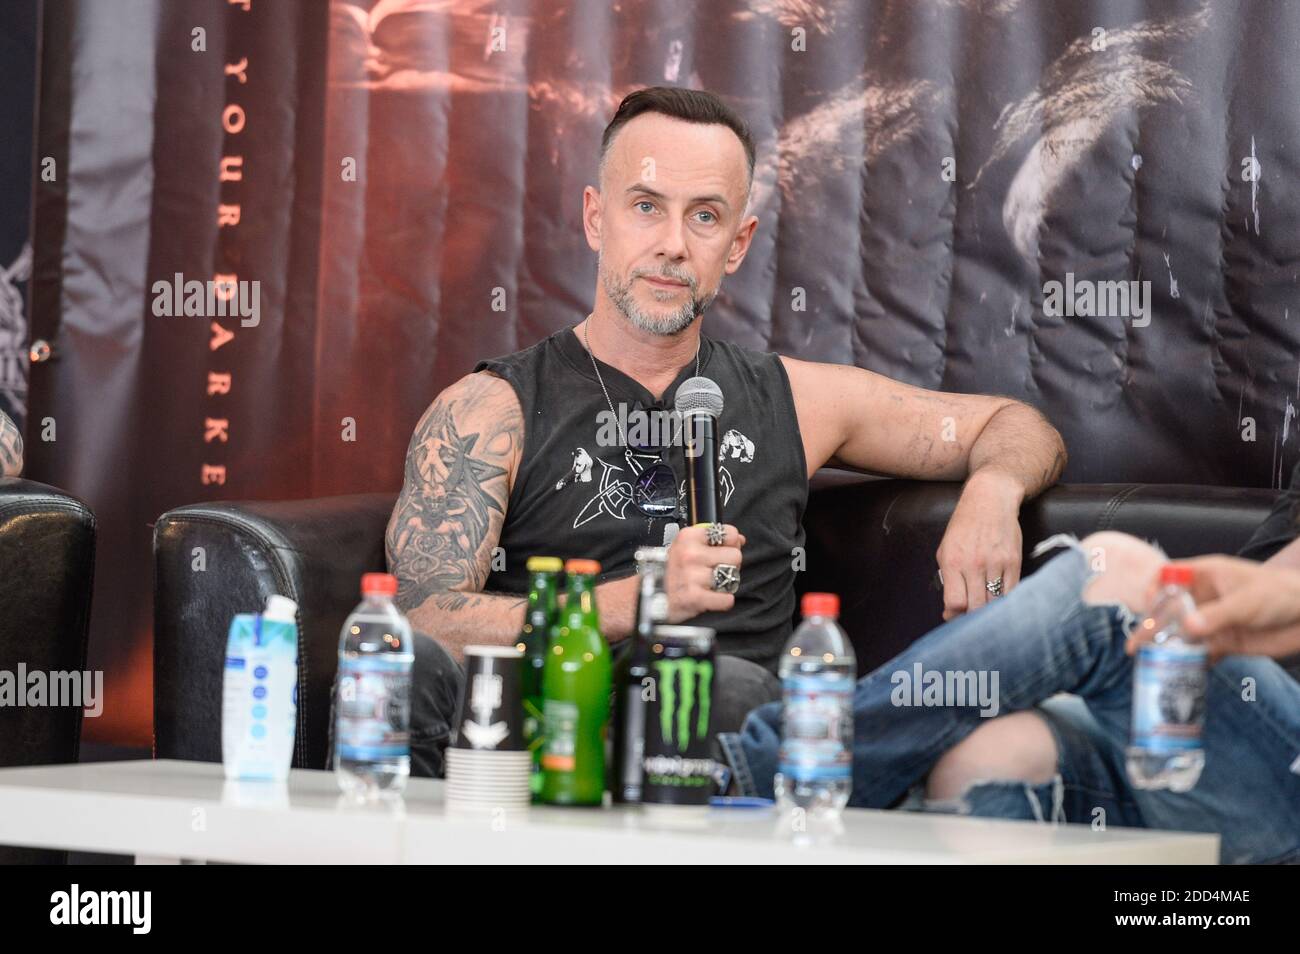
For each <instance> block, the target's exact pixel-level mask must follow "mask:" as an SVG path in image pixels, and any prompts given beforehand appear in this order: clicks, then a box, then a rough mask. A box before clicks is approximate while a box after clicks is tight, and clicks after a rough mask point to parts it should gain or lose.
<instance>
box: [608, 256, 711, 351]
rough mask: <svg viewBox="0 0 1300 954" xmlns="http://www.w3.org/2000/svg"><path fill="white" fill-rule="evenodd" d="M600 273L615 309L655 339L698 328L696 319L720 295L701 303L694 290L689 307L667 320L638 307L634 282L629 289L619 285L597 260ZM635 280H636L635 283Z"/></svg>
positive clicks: (689, 300)
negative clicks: (633, 295)
mask: <svg viewBox="0 0 1300 954" xmlns="http://www.w3.org/2000/svg"><path fill="white" fill-rule="evenodd" d="M596 269H597V271H598V272H599V273H600V283H601V285H602V286H604V289H605V294H606V296H608V298H609V300H610V301H611V302H613V303H614V307H615V308H617V309H618V310H619V312H620V313H621V314H622V315H623V317H624V318H626V319H627V320H628V322H629V323H630V324H631V325H632V326H633V327H634V328H639V329H641V330H642V331H645V332H649V333H650V334H652V335H662V336H663V337H665V338H668V337H672V336H673V335H676V334H680V333H681V332H683V331H685V330H686V329H687V328H689V327H690V326H691V325H692V324H694V322H695V319H696V318H699V317H700V316H701V315H703V314H704V312H705V310H706V309H707V308H708V307H709V305H711V304H712V303H713V299H714V298H716V297H717V292H714V293H713V294H712V295H709V296H708V297H707V298H705V299H703V300H701V299H698V298H696V297H695V292H694V289H693V288H690V289H689V290H688V292H687V300H686V303H685V304H683V305H682V306H681V308H679V309H677V311H676V312H674V313H672V314H671V315H669V316H667V317H666V318H665V317H653V316H651V315H647V314H646V313H645V312H643V311H642V310H641V309H640V308H638V307H637V304H636V302H635V301H634V300H633V299H632V284H631V282H629V283H627V284H626V285H621V284H619V282H618V280H617V279H616V278H614V277H613V276H612V275H610V274H609V273H608V272H607V271H605V267H604V263H603V262H601V260H600V257H599V256H597V259H596ZM635 280H636V279H633V281H635Z"/></svg>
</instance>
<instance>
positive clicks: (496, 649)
mask: <svg viewBox="0 0 1300 954" xmlns="http://www.w3.org/2000/svg"><path fill="white" fill-rule="evenodd" d="M522 669H523V654H522V653H521V652H520V651H519V650H517V649H515V648H514V647H513V646H466V647H465V685H464V688H463V689H462V690H461V696H460V705H459V706H458V707H457V709H458V713H459V714H458V716H457V719H456V728H455V731H454V733H453V736H452V741H451V746H450V747H449V748H448V749H447V805H448V807H449V808H456V809H465V808H469V809H485V810H491V809H495V808H527V807H528V804H529V800H530V798H531V790H530V788H529V784H528V780H529V772H530V771H531V768H532V757H531V754H530V753H529V751H528V749H527V747H526V745H525V743H524V732H523V727H524V706H523V697H522V695H521V694H520V690H521V675H522Z"/></svg>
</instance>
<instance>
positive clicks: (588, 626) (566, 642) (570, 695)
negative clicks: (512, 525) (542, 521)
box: [541, 560, 611, 805]
mask: <svg viewBox="0 0 1300 954" xmlns="http://www.w3.org/2000/svg"><path fill="white" fill-rule="evenodd" d="M564 569H565V572H567V573H568V574H569V587H568V597H567V600H566V602H565V606H564V609H563V610H561V612H560V624H559V625H558V626H556V627H555V630H554V632H553V633H552V636H551V646H550V649H549V650H548V651H547V655H546V666H545V668H544V669H543V672H542V697H543V703H542V712H543V716H544V728H543V730H542V731H543V734H544V736H545V741H544V742H543V746H542V792H541V801H543V802H545V803H547V804H549V805H599V804H601V802H602V801H603V799H604V796H605V732H606V729H607V726H608V723H609V690H610V676H611V672H610V658H609V645H608V644H607V643H606V642H605V637H604V636H602V635H601V632H600V615H599V613H598V612H597V610H596V577H597V576H598V575H599V574H600V564H599V563H597V562H596V561H595V560H569V561H568V562H567V563H565V564H564Z"/></svg>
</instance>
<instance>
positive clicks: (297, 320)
mask: <svg viewBox="0 0 1300 954" xmlns="http://www.w3.org/2000/svg"><path fill="white" fill-rule="evenodd" d="M327 27H328V8H327V7H326V6H325V5H323V4H316V3H301V4H299V3H263V2H258V3H252V2H249V3H246V4H245V3H243V2H237V3H229V2H226V0H187V2H180V3H177V2H171V0H167V2H160V0H109V2H107V3H104V2H100V0H80V2H78V0H61V2H54V0H50V2H47V3H46V4H45V25H44V40H45V47H44V53H43V58H42V101H41V106H40V114H41V127H40V131H39V133H38V138H39V148H40V150H41V154H42V155H46V154H48V155H51V156H53V158H54V159H55V162H56V166H57V168H58V169H59V170H60V172H59V175H58V177H57V179H56V181H55V182H51V183H46V182H43V181H38V182H37V242H36V247H37V251H36V259H37V266H36V267H37V274H36V278H35V283H34V289H33V307H34V326H35V327H34V329H33V333H34V334H37V335H40V336H42V337H45V338H47V339H49V340H50V341H51V343H52V346H53V357H52V358H51V360H50V361H49V362H48V363H46V364H43V365H36V366H35V367H34V368H33V373H32V376H31V377H32V382H31V389H32V406H33V409H34V410H33V413H32V416H31V420H32V421H33V427H31V428H29V433H28V447H29V458H30V465H29V467H28V473H29V475H30V476H32V477H34V478H36V479H38V480H43V481H47V482H49V483H52V484H55V485H58V486H60V487H63V488H65V489H67V490H69V491H70V492H72V493H75V494H78V495H79V496H81V497H83V498H84V499H85V500H86V501H87V502H88V503H90V505H91V506H92V507H93V508H94V510H95V513H96V515H97V517H98V556H97V565H96V570H95V593H94V603H93V612H92V623H91V635H90V666H91V667H92V668H95V669H105V670H106V673H105V693H106V697H107V700H106V704H105V707H104V713H103V715H102V716H100V717H99V718H98V719H95V720H87V723H86V732H85V737H86V738H88V739H90V740H94V741H100V742H104V741H111V742H116V743H124V744H130V745H148V744H150V741H151V733H152V702H151V699H152V640H151V636H150V634H151V629H152V579H153V574H152V562H151V561H152V553H151V541H152V524H153V522H154V520H155V519H156V518H157V517H158V515H159V514H161V513H163V512H164V511H166V510H168V509H170V508H172V507H176V506H179V505H181V504H185V503H194V502H198V501H204V500H212V499H221V498H249V497H258V496H261V497H267V496H276V497H280V496H295V495H305V494H306V493H308V492H309V491H310V480H309V478H308V476H307V474H306V471H305V466H304V463H305V461H307V460H308V459H310V453H309V447H310V442H311V440H312V433H313V424H312V402H311V398H310V394H311V386H312V378H313V366H314V362H315V353H316V347H317V343H316V341H315V337H314V318H315V304H314V300H315V294H316V269H317V257H318V249H319V240H318V238H319V237H318V231H319V210H320V157H321V153H322V139H321V136H322V130H323V125H324V82H325V56H326V49H327V36H328V33H327ZM72 130H75V131H76V133H77V135H76V136H72V135H70V131H72ZM208 283H213V287H214V288H216V289H219V290H220V291H222V292H224V291H225V290H226V289H227V288H229V289H230V291H231V292H232V294H231V301H230V302H229V303H227V302H224V301H222V300H221V297H222V296H221V295H220V294H218V295H214V296H212V297H211V299H210V298H209V296H208V294H207V288H208ZM227 283H228V284H227ZM254 283H256V284H254ZM196 285H197V286H198V287H199V288H200V290H201V293H200V294H198V295H192V294H191V292H192V291H193V288H194V286H196ZM246 306H247V307H246ZM253 306H256V307H253ZM45 416H49V417H50V418H52V419H53V420H54V422H55V424H56V426H57V432H56V435H55V439H54V440H48V441H47V440H43V439H41V438H40V436H39V435H38V434H37V433H36V431H35V428H34V422H36V421H38V420H40V419H42V418H43V417H45ZM195 558H196V572H202V571H203V570H202V569H199V567H201V566H202V562H201V558H200V556H199V555H195ZM256 609H257V607H249V610H256Z"/></svg>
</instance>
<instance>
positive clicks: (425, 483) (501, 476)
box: [385, 372, 636, 659]
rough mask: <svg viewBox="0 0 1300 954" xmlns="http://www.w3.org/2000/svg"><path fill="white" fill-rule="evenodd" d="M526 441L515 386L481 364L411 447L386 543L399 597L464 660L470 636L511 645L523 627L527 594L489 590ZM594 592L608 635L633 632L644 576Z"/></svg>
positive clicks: (418, 624) (424, 421)
mask: <svg viewBox="0 0 1300 954" xmlns="http://www.w3.org/2000/svg"><path fill="white" fill-rule="evenodd" d="M523 446H524V422H523V414H522V412H521V411H520V409H519V399H518V398H517V397H515V392H514V389H513V388H511V387H510V385H509V384H507V383H506V382H505V381H503V380H501V379H500V378H498V377H496V376H495V375H492V374H489V373H486V372H480V373H477V374H471V375H468V376H466V377H464V378H461V379H460V380H459V381H457V382H456V383H455V384H453V385H452V386H451V387H449V388H447V389H446V390H445V391H443V392H442V393H441V394H440V395H438V398H437V400H435V401H434V402H433V404H432V405H431V406H430V407H429V409H428V410H427V411H425V413H424V417H422V418H421V419H420V423H419V424H418V425H416V428H415V435H414V436H413V437H412V438H411V446H410V447H409V448H408V449H407V452H406V478H405V480H404V482H403V485H402V492H401V495H400V496H399V497H398V498H397V506H396V507H395V508H394V509H393V516H392V517H391V518H390V519H389V521H388V534H387V537H386V541H385V542H386V545H387V551H388V567H389V570H390V571H391V572H392V573H393V575H394V576H396V577H397V580H398V589H397V604H398V606H399V607H401V609H402V611H403V612H404V613H406V615H407V617H408V618H409V619H410V620H411V624H412V625H413V626H414V627H415V628H416V629H418V630H420V631H421V632H424V633H427V634H429V635H430V636H432V637H434V638H435V639H437V640H438V642H440V643H441V644H442V645H443V646H444V647H445V648H446V649H447V650H448V651H449V652H451V653H452V655H453V656H455V657H456V658H457V659H459V658H460V657H461V655H462V652H463V650H464V648H465V646H466V645H469V644H474V643H493V644H497V645H508V644H510V643H513V642H514V641H515V640H516V639H517V638H518V636H519V628H520V626H522V625H523V621H524V607H525V605H526V604H527V602H528V601H527V599H526V598H524V597H521V596H516V595H508V594H500V593H485V592H483V585H484V583H485V582H486V581H487V578H488V573H489V572H490V570H491V565H492V550H493V548H494V547H496V545H497V542H498V541H499V540H500V538H501V527H502V525H503V524H504V523H505V519H506V506H507V503H508V501H509V499H510V488H511V487H512V486H513V484H514V479H515V475H516V474H517V473H518V470H519V460H520V457H521V456H522V454H523ZM528 555H529V554H513V555H512V557H513V558H515V559H525V558H526V557H527V556H528ZM596 593H597V598H598V600H599V601H600V610H601V623H602V624H603V626H604V627H605V630H606V636H607V637H609V638H613V639H617V638H618V637H619V636H622V635H626V634H627V633H628V632H629V631H630V630H631V628H632V616H633V607H634V605H635V600H636V579H635V578H629V579H626V580H618V581H616V582H613V583H604V584H602V585H601V586H600V587H598V588H597V591H596Z"/></svg>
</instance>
